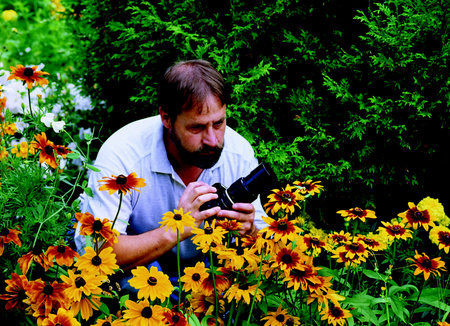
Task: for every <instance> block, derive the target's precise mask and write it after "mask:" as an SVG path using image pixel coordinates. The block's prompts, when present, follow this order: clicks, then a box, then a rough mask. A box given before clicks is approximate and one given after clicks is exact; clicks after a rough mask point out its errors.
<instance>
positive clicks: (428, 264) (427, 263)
mask: <svg viewBox="0 0 450 326" xmlns="http://www.w3.org/2000/svg"><path fill="white" fill-rule="evenodd" d="M421 265H422V266H423V267H425V268H431V267H433V265H432V264H431V260H430V259H428V258H425V259H424V260H423V261H422V264H421Z"/></svg>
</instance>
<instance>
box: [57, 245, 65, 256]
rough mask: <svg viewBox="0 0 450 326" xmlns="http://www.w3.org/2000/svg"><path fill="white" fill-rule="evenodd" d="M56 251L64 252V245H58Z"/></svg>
mask: <svg viewBox="0 0 450 326" xmlns="http://www.w3.org/2000/svg"><path fill="white" fill-rule="evenodd" d="M56 251H57V252H58V253H60V254H63V253H65V252H66V246H63V245H59V246H58V247H57V248H56Z"/></svg>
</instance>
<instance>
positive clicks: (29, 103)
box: [27, 87, 34, 119]
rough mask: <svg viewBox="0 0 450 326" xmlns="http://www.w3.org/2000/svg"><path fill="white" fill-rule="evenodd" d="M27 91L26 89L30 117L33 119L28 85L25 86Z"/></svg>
mask: <svg viewBox="0 0 450 326" xmlns="http://www.w3.org/2000/svg"><path fill="white" fill-rule="evenodd" d="M27 91H28V106H29V108H30V116H31V118H33V119H34V116H33V110H32V109H31V94H30V89H29V88H28V87H27Z"/></svg>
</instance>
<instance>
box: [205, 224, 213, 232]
mask: <svg viewBox="0 0 450 326" xmlns="http://www.w3.org/2000/svg"><path fill="white" fill-rule="evenodd" d="M212 233H213V229H212V227H210V226H208V227H206V228H205V234H212Z"/></svg>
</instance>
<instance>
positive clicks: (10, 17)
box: [2, 9, 18, 22]
mask: <svg viewBox="0 0 450 326" xmlns="http://www.w3.org/2000/svg"><path fill="white" fill-rule="evenodd" d="M17 16H18V15H17V12H15V11H14V10H12V9H10V10H3V12H2V18H3V20H4V21H13V22H14V21H16V20H17Z"/></svg>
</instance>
